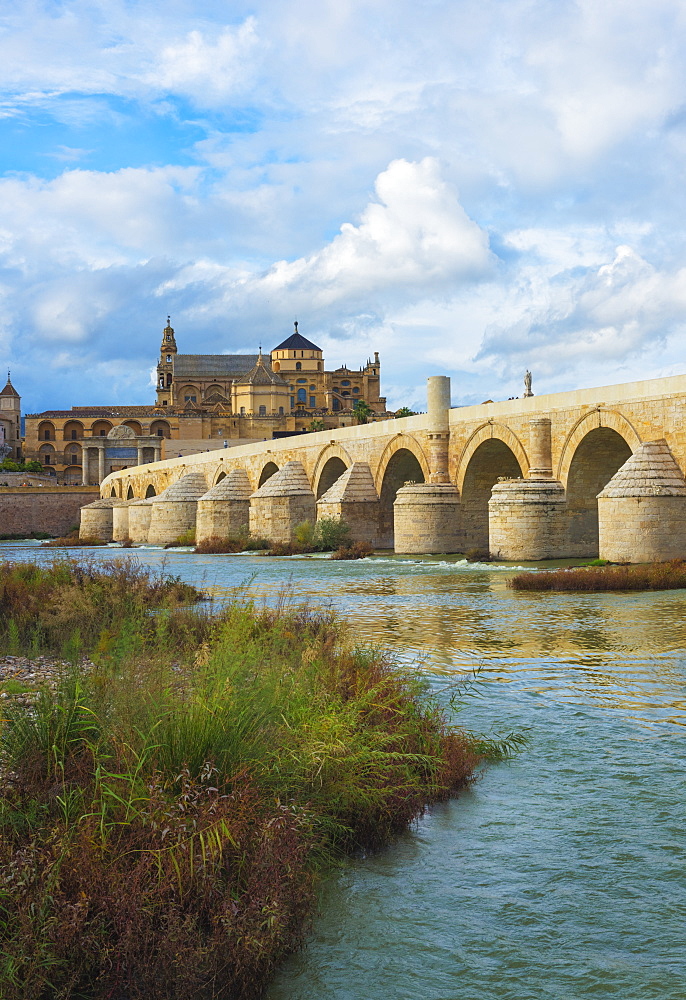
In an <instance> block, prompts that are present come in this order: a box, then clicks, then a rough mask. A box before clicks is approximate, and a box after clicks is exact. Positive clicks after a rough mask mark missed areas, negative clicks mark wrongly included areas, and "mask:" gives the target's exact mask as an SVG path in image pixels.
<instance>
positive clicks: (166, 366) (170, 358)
mask: <svg viewBox="0 0 686 1000" xmlns="http://www.w3.org/2000/svg"><path fill="white" fill-rule="evenodd" d="M176 354H177V349H176V338H175V337H174V329H173V327H172V325H171V317H170V316H167V325H166V326H165V328H164V330H163V331H162V343H161V345H160V360H159V364H158V365H157V403H156V405H157V406H171V405H172V383H173V381H174V358H175V357H176Z"/></svg>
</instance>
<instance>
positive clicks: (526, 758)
mask: <svg viewBox="0 0 686 1000" xmlns="http://www.w3.org/2000/svg"><path fill="white" fill-rule="evenodd" d="M91 551H92V552H93V554H94V555H93V557H94V558H96V559H102V558H110V557H112V556H113V555H115V554H117V555H121V556H123V557H125V558H128V557H130V556H131V555H132V554H133V555H135V557H137V558H139V559H140V560H141V561H142V562H144V563H146V564H149V565H151V566H153V567H157V566H159V565H160V564H161V563H163V562H165V564H166V566H167V568H168V569H169V571H170V572H173V573H176V574H178V575H179V576H181V577H182V578H183V579H185V580H188V581H190V582H193V583H199V584H202V585H203V586H205V587H206V588H208V589H209V590H210V591H212V592H213V593H214V595H215V596H216V597H217V599H219V600H221V599H224V598H225V597H226V595H227V593H228V592H229V591H230V590H232V589H234V588H238V589H239V591H248V590H249V591H252V592H254V593H255V594H256V595H257V596H258V598H259V599H260V600H266V601H269V602H272V601H274V600H276V599H277V597H278V595H279V594H280V593H282V592H283V589H284V587H286V588H288V589H289V590H290V591H291V592H292V595H293V598H294V599H295V600H297V601H301V600H307V601H309V602H310V603H312V604H325V605H327V606H331V607H333V608H336V609H337V610H339V611H341V612H342V613H343V614H345V616H346V617H347V618H348V620H349V621H350V622H351V625H352V627H353V628H354V630H355V634H356V635H357V637H358V639H359V641H360V642H361V643H364V644H368V643H379V644H382V645H384V646H387V647H390V648H392V649H393V650H394V651H395V653H396V655H397V657H398V658H399V659H401V660H403V661H411V662H416V663H418V664H420V665H421V667H422V669H423V670H425V671H426V672H427V673H428V675H429V676H430V678H431V682H432V685H433V686H434V688H435V690H436V691H437V692H438V693H439V696H440V697H442V698H445V699H446V704H447V703H448V699H449V697H450V694H451V693H452V692H453V691H454V690H455V684H456V683H462V684H464V683H465V682H466V683H467V686H468V690H467V692H466V693H465V695H464V696H463V697H462V698H461V705H462V710H461V713H460V714H459V716H458V720H459V722H460V723H461V724H462V725H464V726H465V727H467V728H469V729H473V730H479V731H481V732H486V733H489V734H492V733H507V732H508V731H511V730H517V731H526V732H527V733H528V735H529V738H530V745H529V748H528V750H526V751H525V752H524V753H522V754H520V755H519V756H517V757H516V758H515V759H514V760H512V761H511V762H510V763H508V764H502V765H497V766H492V767H488V768H486V769H485V770H484V772H483V774H482V775H481V776H480V779H479V781H478V782H477V783H476V784H475V785H474V786H473V787H472V788H471V789H470V790H468V791H467V792H465V793H463V794H462V795H461V796H460V797H459V798H458V799H457V800H455V801H453V802H450V803H448V804H447V805H442V806H440V807H437V808H435V809H433V810H432V811H431V813H430V814H429V815H427V816H426V817H424V818H423V819H422V820H420V821H419V823H417V825H416V826H415V827H414V828H413V829H412V830H410V831H408V832H407V833H406V834H405V835H404V836H402V837H401V838H400V839H399V840H398V841H397V843H396V844H395V845H393V846H392V847H391V848H390V849H388V850H385V851H383V852H382V853H379V854H375V855H371V856H367V857H363V858H356V859H354V860H352V861H351V862H349V863H347V864H346V865H344V866H343V867H342V869H341V870H340V871H339V872H337V873H336V874H335V875H334V876H333V877H332V878H330V879H329V880H328V881H327V882H326V884H325V885H324V886H323V890H322V896H321V906H320V912H319V914H318V916H317V918H316V920H315V926H314V930H313V932H312V935H311V937H310V940H309V943H308V946H307V948H305V949H304V950H303V951H302V952H301V953H300V954H298V955H295V956H293V957H292V958H291V959H290V960H289V961H288V962H287V963H286V964H285V966H284V967H283V969H282V970H281V972H280V974H279V976H278V977H277V979H276V981H275V982H274V984H273V985H272V988H271V989H270V991H269V993H268V1000H539V998H541V1000H542V998H551V1000H553V998H555V1000H562V998H565V1000H566V998H570V1000H585V998H589V1000H590V998H594V1000H595V998H606V997H607V998H610V997H611V998H617V1000H633V998H636V1000H638V998H640V1000H652V998H655V1000H673V998H674V1000H676V998H681V997H684V996H686V985H685V984H686V958H685V957H684V953H683V928H684V918H685V917H686V864H685V860H686V859H685V855H684V827H685V823H684V819H685V815H684V814H685V812H686V807H685V805H684V757H685V754H684V743H683V740H684V736H685V735H686V733H685V730H684V726H685V725H686V614H685V612H686V592H684V591H671V592H666V593H655V594H649V593H648V594H602V595H592V594H549V593H545V594H531V593H520V592H514V591H511V590H508V589H507V586H506V581H507V577H508V575H509V573H511V572H512V569H511V568H508V567H502V566H498V567H493V566H485V565H484V566H479V565H471V566H468V565H466V564H464V563H462V562H460V561H459V560H455V559H451V558H438V557H423V558H414V559H410V558H402V557H400V558H394V557H385V558H384V557H379V558H371V559H367V560H364V561H362V562H353V563H351V562H342V563H335V562H330V561H329V560H328V559H323V558H291V559H272V558H264V557H261V556H197V555H195V554H193V553H191V552H165V553H163V552H162V551H160V550H156V549H138V550H135V552H133V553H132V552H131V551H130V550H125V551H121V552H119V551H117V552H114V551H113V550H112V549H96V550H91ZM53 554H54V552H51V550H49V549H44V548H40V547H39V546H37V545H35V544H29V543H27V544H17V543H0V558H20V557H30V558H36V559H40V560H44V559H46V558H52V556H53Z"/></svg>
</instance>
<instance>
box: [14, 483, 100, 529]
mask: <svg viewBox="0 0 686 1000" xmlns="http://www.w3.org/2000/svg"><path fill="white" fill-rule="evenodd" d="M99 496H100V490H99V489H98V487H97V486H90V487H88V486H82V487H73V488H70V487H68V486H65V487H54V486H43V487H35V488H32V487H30V486H28V487H20V486H17V487H0V535H21V536H28V535H30V534H31V532H34V531H35V532H42V533H45V534H48V535H54V536H56V537H58V536H61V535H66V534H67V532H68V531H70V530H71V529H72V528H73V527H74V525H78V523H79V517H80V512H81V508H82V507H83V506H85V505H86V504H88V503H92V502H93V501H94V500H97V499H98V497H99Z"/></svg>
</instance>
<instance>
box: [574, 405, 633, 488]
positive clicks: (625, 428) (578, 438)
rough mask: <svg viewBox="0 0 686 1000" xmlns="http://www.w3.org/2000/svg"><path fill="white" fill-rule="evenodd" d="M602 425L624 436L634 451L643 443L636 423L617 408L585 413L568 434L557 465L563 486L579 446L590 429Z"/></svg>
mask: <svg viewBox="0 0 686 1000" xmlns="http://www.w3.org/2000/svg"><path fill="white" fill-rule="evenodd" d="M601 427H604V428H607V429H609V430H613V431H615V432H616V433H617V434H619V436H620V437H621V438H623V439H624V441H625V442H626V444H627V445H628V446H629V448H630V449H631V452H632V453H633V452H635V451H636V449H637V448H638V447H639V445H640V444H641V438H640V435H639V434H638V431H637V430H636V428H635V427H634V425H633V424H632V423H630V422H629V421H628V420H627V418H626V417H625V416H623V414H621V413H618V412H617V410H601V409H600V408H598V409H596V410H592V411H591V412H590V413H586V414H584V416H583V417H580V418H579V420H577V422H576V423H575V424H574V426H573V427H572V429H571V431H570V432H569V434H568V435H567V438H566V440H565V442H564V444H563V445H562V451H561V452H560V460H559V462H558V465H557V476H556V478H557V479H559V480H560V482H561V483H562V485H563V486H565V487H566V486H567V480H568V478H569V469H570V467H571V464H572V461H573V459H574V455H575V453H576V450H577V448H578V447H579V445H580V444H581V442H582V441H583V439H584V438H585V437H586V435H587V434H588V433H589V431H592V430H597V429H598V428H601ZM627 457H628V456H627ZM615 471H616V470H615ZM613 475H614V473H613ZM610 478H612V477H610Z"/></svg>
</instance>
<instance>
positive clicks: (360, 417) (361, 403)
mask: <svg viewBox="0 0 686 1000" xmlns="http://www.w3.org/2000/svg"><path fill="white" fill-rule="evenodd" d="M373 412H374V411H373V410H372V408H371V406H370V405H369V403H368V402H367V401H366V399H356V400H355V416H356V417H357V422H358V424H366V423H368V422H369V418H370V417H371V415H372V413H373Z"/></svg>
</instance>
